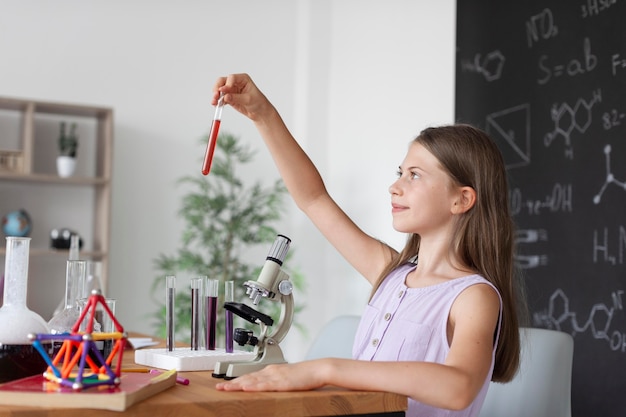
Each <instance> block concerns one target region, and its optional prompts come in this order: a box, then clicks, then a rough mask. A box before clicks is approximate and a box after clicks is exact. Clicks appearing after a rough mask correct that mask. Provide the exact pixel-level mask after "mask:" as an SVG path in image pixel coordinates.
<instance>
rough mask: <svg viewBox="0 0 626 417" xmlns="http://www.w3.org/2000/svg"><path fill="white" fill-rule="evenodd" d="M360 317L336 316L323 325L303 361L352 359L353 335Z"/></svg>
mask: <svg viewBox="0 0 626 417" xmlns="http://www.w3.org/2000/svg"><path fill="white" fill-rule="evenodd" d="M360 320H361V317H360V316H356V315H348V314H346V315H342V316H337V317H335V318H334V319H332V320H331V321H329V322H328V323H326V324H325V325H324V327H323V328H322V330H321V331H320V333H319V334H318V335H317V336H316V338H315V340H314V341H313V344H311V347H310V348H309V350H308V352H307V354H306V356H305V359H319V358H347V359H350V358H352V345H353V343H354V335H355V334H356V329H357V327H358V325H359V321H360Z"/></svg>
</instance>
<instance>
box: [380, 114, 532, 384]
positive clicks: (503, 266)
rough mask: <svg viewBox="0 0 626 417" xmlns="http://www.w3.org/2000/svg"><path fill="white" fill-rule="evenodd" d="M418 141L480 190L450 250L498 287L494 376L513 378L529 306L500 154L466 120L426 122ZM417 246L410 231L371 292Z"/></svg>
mask: <svg viewBox="0 0 626 417" xmlns="http://www.w3.org/2000/svg"><path fill="white" fill-rule="evenodd" d="M414 142H416V143H420V144H421V145H422V146H424V147H425V148H426V149H427V150H428V151H429V152H430V153H432V154H433V155H434V156H435V158H437V159H438V160H439V162H440V163H441V166H442V167H443V169H444V170H445V171H447V173H448V174H449V175H450V178H451V180H452V181H453V182H454V183H455V184H456V185H458V186H469V187H472V188H473V189H474V190H475V191H476V204H475V205H474V207H472V208H471V209H470V210H468V211H467V212H466V213H463V214H462V215H460V216H458V220H457V221H456V223H455V226H454V231H453V235H452V240H451V242H450V253H451V254H454V255H455V259H458V260H459V261H460V262H462V264H463V266H465V267H468V268H470V269H472V270H475V271H477V272H478V273H479V274H480V275H482V276H483V277H485V278H486V279H487V280H488V281H489V282H491V283H492V284H493V285H494V286H495V287H496V288H497V289H498V291H499V292H500V295H501V297H502V324H501V326H500V338H499V343H498V346H497V347H496V360H495V367H494V371H493V376H492V380H493V381H496V382H507V381H510V380H511V379H512V378H513V377H514V376H515V373H516V372H517V369H518V367H519V357H520V336H519V323H520V318H519V317H518V314H523V312H524V311H525V308H524V307H523V306H525V300H524V297H523V291H522V289H523V287H522V285H521V282H519V279H518V278H519V277H518V276H517V275H516V271H515V268H514V260H513V254H514V250H515V248H514V233H515V232H514V230H515V225H514V223H513V219H512V218H511V214H510V210H509V201H508V183H507V176H506V169H505V165H504V160H503V158H502V154H501V153H500V151H499V150H498V148H497V146H496V145H495V143H494V142H493V141H492V140H491V139H490V138H489V136H488V135H487V134H486V133H485V132H483V131H481V130H480V129H477V128H475V127H472V126H469V125H464V124H457V125H449V126H441V127H431V128H427V129H425V130H423V131H422V132H421V133H420V135H419V136H418V137H417V138H415V139H414ZM419 247H420V236H419V235H417V234H410V235H409V236H408V239H407V243H406V245H405V247H404V249H403V250H402V251H401V252H400V253H399V254H397V255H396V256H394V257H393V259H392V261H391V262H390V264H389V265H387V267H386V268H385V270H384V271H383V272H382V274H381V275H380V277H379V278H378V281H377V284H376V285H374V289H373V292H374V291H376V290H377V289H378V287H379V286H380V284H381V282H382V281H383V280H384V278H385V277H386V276H387V275H388V274H389V273H390V272H391V271H392V270H393V269H395V268H397V267H398V266H400V265H402V264H404V263H406V262H408V261H409V260H410V259H411V258H412V257H414V256H415V255H416V254H417V253H418V251H419ZM373 292H372V294H373Z"/></svg>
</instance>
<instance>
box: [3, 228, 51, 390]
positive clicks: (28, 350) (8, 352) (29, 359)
mask: <svg viewBox="0 0 626 417" xmlns="http://www.w3.org/2000/svg"><path fill="white" fill-rule="evenodd" d="M29 251H30V238H29V237H13V236H8V237H7V238H6V255H5V268H4V299H3V304H2V307H1V308H0V370H1V371H2V372H0V383H2V382H7V381H12V380H14V379H19V378H24V377H26V376H31V375H36V374H39V373H43V372H44V371H45V369H46V367H47V364H46V362H45V361H44V359H43V358H42V357H41V355H40V354H39V352H38V351H37V350H36V349H35V348H34V347H33V345H32V343H31V341H30V339H29V338H28V335H29V334H31V333H48V332H49V328H48V325H47V324H46V321H45V320H44V319H43V318H42V317H41V316H40V315H39V314H37V313H35V312H34V311H32V310H30V309H29V308H28V307H27V306H26V293H27V289H28V261H29Z"/></svg>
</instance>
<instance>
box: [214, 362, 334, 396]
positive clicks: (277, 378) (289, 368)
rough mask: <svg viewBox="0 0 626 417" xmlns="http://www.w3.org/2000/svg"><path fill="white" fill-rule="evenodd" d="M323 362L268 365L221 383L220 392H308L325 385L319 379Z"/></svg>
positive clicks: (218, 385) (218, 387)
mask: <svg viewBox="0 0 626 417" xmlns="http://www.w3.org/2000/svg"><path fill="white" fill-rule="evenodd" d="M321 361H322V360H316V361H305V362H299V363H294V364H281V365H268V366H266V367H265V368H263V369H261V370H260V371H257V372H253V373H250V374H245V375H242V376H240V377H237V378H235V379H233V380H231V381H228V382H220V383H218V384H217V385H215V388H216V389H218V390H220V391H306V390H312V389H315V388H319V387H321V386H323V385H324V382H323V380H322V379H321V378H320V377H319V373H320V372H319V370H320V369H321V364H320V362H321Z"/></svg>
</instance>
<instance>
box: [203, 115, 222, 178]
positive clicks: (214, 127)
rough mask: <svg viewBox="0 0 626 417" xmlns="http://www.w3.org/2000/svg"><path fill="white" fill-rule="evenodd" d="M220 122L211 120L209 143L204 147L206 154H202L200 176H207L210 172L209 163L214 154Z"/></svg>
mask: <svg viewBox="0 0 626 417" xmlns="http://www.w3.org/2000/svg"><path fill="white" fill-rule="evenodd" d="M221 122H222V121H221V120H213V123H211V133H209V143H207V145H206V153H205V154H204V163H203V164H202V175H208V174H209V171H210V170H211V162H213V153H214V152H215V144H216V143H217V134H218V133H219V131H220V123H221Z"/></svg>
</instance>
